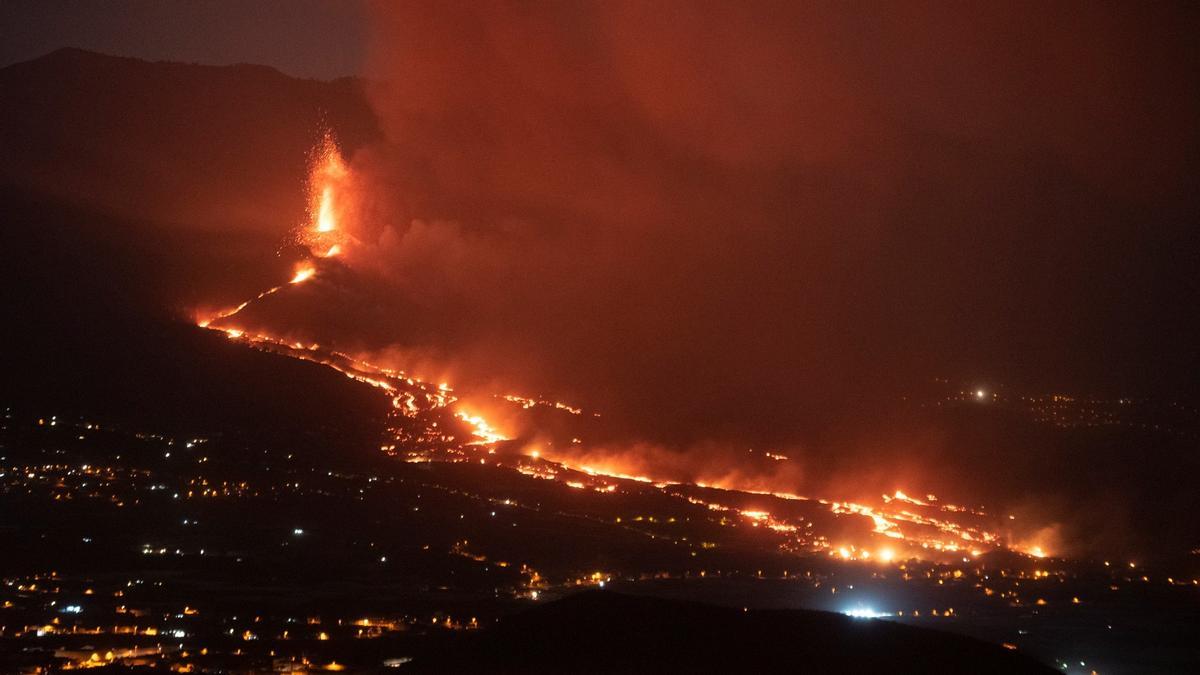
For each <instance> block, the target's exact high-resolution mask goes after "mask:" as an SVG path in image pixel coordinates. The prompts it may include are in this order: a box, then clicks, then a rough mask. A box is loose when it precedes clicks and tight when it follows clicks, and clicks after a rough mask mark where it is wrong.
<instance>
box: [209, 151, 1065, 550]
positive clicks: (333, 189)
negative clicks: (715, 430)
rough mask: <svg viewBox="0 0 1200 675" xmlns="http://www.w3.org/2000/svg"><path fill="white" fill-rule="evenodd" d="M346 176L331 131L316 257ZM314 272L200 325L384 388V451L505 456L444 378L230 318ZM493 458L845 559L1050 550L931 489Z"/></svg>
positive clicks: (536, 456)
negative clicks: (821, 520)
mask: <svg viewBox="0 0 1200 675" xmlns="http://www.w3.org/2000/svg"><path fill="white" fill-rule="evenodd" d="M349 180H350V172H349V169H348V168H347V166H346V164H345V162H344V160H343V159H342V157H341V154H340V153H339V152H338V149H337V146H336V144H335V143H334V142H333V139H332V137H330V136H326V137H325V138H324V139H323V141H322V143H321V144H320V145H319V146H318V148H317V149H316V151H315V153H314V161H313V163H312V168H311V172H310V176H309V193H310V209H309V213H310V222H309V223H307V224H306V225H305V227H304V229H303V231H302V232H301V233H300V235H299V237H298V239H299V240H300V241H301V242H304V243H306V244H307V245H308V246H309V247H310V249H313V250H318V251H324V253H323V254H319V256H320V257H324V258H329V257H332V256H335V255H339V254H340V253H342V251H343V250H344V247H345V246H347V245H349V244H351V243H353V239H352V238H351V237H350V236H349V235H348V234H347V232H346V231H345V227H344V223H343V222H342V221H341V219H342V217H343V215H344V214H345V207H344V204H343V200H342V190H344V189H346V188H347V187H348V185H349ZM317 274H318V267H317V266H316V265H315V264H313V263H312V262H305V263H302V264H300V265H299V266H298V267H297V268H296V270H295V272H294V275H293V276H292V278H291V279H290V280H289V281H288V282H287V283H283V284H280V285H278V286H275V287H273V288H270V289H267V290H265V291H263V292H261V293H259V294H258V295H257V296H255V297H253V298H251V299H249V300H246V301H245V302H243V303H241V304H239V305H237V306H236V307H233V308H231V309H228V310H225V311H222V312H217V313H214V314H212V315H209V316H207V317H203V318H198V320H197V323H198V325H200V326H201V327H204V328H209V329H211V330H219V331H222V332H223V333H225V335H226V336H227V337H229V338H231V339H235V340H240V341H244V342H245V343H246V344H248V345H250V346H252V347H255V348H258V349H262V350H265V351H271V352H274V353H280V354H283V355H286V356H289V357H292V358H297V359H302V360H306V361H311V362H313V363H318V364H321V365H324V366H328V367H330V368H333V369H334V370H336V371H338V372H340V373H342V374H343V375H345V376H346V377H349V378H351V379H354V380H356V381H358V382H362V383H364V384H368V385H371V386H373V387H376V388H378V389H380V390H382V391H383V392H384V393H385V394H386V395H387V396H388V397H389V398H390V400H391V403H392V410H393V414H394V415H395V416H396V419H398V420H405V421H406V422H405V423H406V424H408V425H409V427H410V429H408V430H402V429H401V426H402V425H397V426H396V427H393V428H391V431H392V432H393V433H394V436H395V440H394V442H393V443H392V444H391V445H385V446H383V448H382V449H384V450H385V451H388V452H392V453H395V451H396V449H397V447H400V448H401V452H400V453H395V454H402V455H403V457H404V458H405V460H406V461H410V462H413V461H420V462H425V461H435V460H436V461H481V462H487V461H488V460H487V455H495V457H497V458H499V457H500V455H498V454H496V450H497V448H498V446H499V444H501V443H502V442H504V441H508V440H509V437H508V436H507V435H506V434H505V433H504V432H501V431H500V430H498V429H497V428H496V427H495V426H494V425H493V424H492V423H491V422H489V421H488V420H486V419H484V417H482V416H481V415H480V414H478V412H477V411H474V410H466V409H464V406H463V405H462V404H461V403H459V404H458V405H455V404H456V403H458V398H457V397H456V396H455V395H454V394H453V393H452V391H453V390H452V389H451V388H450V387H449V386H448V385H446V384H444V383H443V384H439V385H436V386H435V385H433V384H431V383H427V382H424V381H421V380H420V379H418V378H414V377H412V376H411V375H408V374H406V373H404V372H400V371H395V370H390V369H387V368H383V367H380V366H376V365H373V364H371V363H368V362H366V361H363V360H361V359H357V358H354V357H351V356H349V355H347V354H345V353H342V352H337V351H333V350H330V349H325V348H323V347H322V346H321V345H318V344H302V343H297V342H291V341H287V340H283V339H280V338H277V337H274V336H270V335H264V334H254V333H248V332H246V331H245V330H243V329H242V328H241V327H237V326H232V325H229V319H232V318H233V317H234V316H235V315H237V314H238V313H239V312H241V311H242V310H243V309H245V308H246V307H247V306H249V305H250V304H251V303H253V302H255V301H257V300H261V299H263V298H266V297H267V296H269V295H272V294H274V293H277V292H279V291H281V290H283V289H284V288H287V287H288V286H289V285H294V284H301V283H304V282H306V281H308V280H310V279H312V278H314V277H315V276H316V275H317ZM215 322H220V324H217V323H215ZM496 398H498V399H501V400H503V401H505V402H507V403H510V404H514V405H516V406H517V407H519V408H520V409H521V410H528V409H530V408H534V407H539V406H542V407H545V408H548V409H552V410H554V411H559V412H562V413H566V414H569V415H572V416H582V414H583V411H582V409H580V408H577V407H575V406H571V405H567V404H565V403H561V402H556V401H549V400H543V399H541V398H530V397H525V396H519V395H515V394H507V395H502V396H497V397H496ZM591 417H599V414H598V413H592V414H591ZM440 422H446V424H441V423H440ZM413 426H415V427H417V428H418V431H416V432H413V431H411V427H413ZM454 427H458V428H460V429H462V428H465V429H466V430H467V433H469V434H470V440H464V439H462V438H456V437H455V435H454V434H456V433H459V432H456V431H453V428H454ZM571 443H572V444H580V443H582V440H581V439H578V438H573V439H572V440H571ZM547 449H549V448H547ZM481 450H482V451H483V452H484V453H485V456H484V457H483V458H480V456H479V454H478V453H479V452H480V451H481ZM556 454H561V453H556ZM767 456H768V457H769V458H770V459H772V460H773V461H776V462H786V461H788V457H787V456H786V455H780V454H777V453H767ZM493 461H495V462H496V463H497V464H503V465H504V466H508V467H510V468H513V469H516V470H517V471H519V472H521V473H523V474H526V475H529V476H533V477H536V478H542V479H548V480H556V481H559V482H561V483H563V484H564V485H565V486H567V487H569V488H573V489H582V488H585V487H591V488H592V489H593V490H595V491H597V492H601V493H606V494H611V493H613V492H615V491H616V489H617V484H616V483H614V482H613V481H622V480H624V481H633V482H636V483H643V484H652V485H653V486H654V488H655V489H658V490H661V491H663V492H664V493H665V494H668V495H671V496H673V497H676V498H682V499H685V500H686V501H688V502H690V503H693V504H697V505H703V506H704V507H706V508H707V509H710V510H712V511H718V512H729V513H730V514H736V515H737V516H738V517H740V518H741V519H742V521H743V522H745V523H746V524H748V525H749V526H751V527H755V528H758V527H761V529H762V530H764V535H769V536H776V537H779V538H781V543H779V546H780V548H781V549H783V550H787V551H795V552H801V551H806V552H810V553H811V552H824V553H827V554H829V555H832V556H835V557H839V556H840V557H841V558H843V559H846V560H873V561H876V562H881V563H890V562H892V561H893V560H897V561H898V560H901V559H904V558H906V557H925V556H928V555H933V554H934V553H935V552H936V553H938V554H951V555H962V554H963V553H969V554H971V555H976V556H977V555H980V554H981V553H982V552H983V551H984V550H994V549H999V548H1009V549H1011V550H1018V551H1022V552H1025V553H1027V554H1029V555H1033V556H1036V557H1043V556H1045V555H1046V552H1045V551H1044V550H1043V548H1041V547H1039V546H1026V547H1015V546H1012V545H1011V544H1007V543H1005V542H1004V540H1003V539H1002V538H1001V537H1000V536H999V535H998V534H996V533H995V532H991V531H987V530H985V529H983V528H984V526H985V523H987V522H988V521H990V517H988V516H987V514H985V513H983V512H982V511H981V510H976V509H968V508H966V507H962V506H956V505H953V504H945V503H941V502H939V501H938V499H937V497H935V496H934V495H926V498H925V499H919V498H915V497H910V496H908V495H907V494H906V493H905V492H903V491H901V490H896V491H895V492H894V493H893V494H890V495H883V496H882V499H881V500H880V501H879V502H878V503H876V504H859V503H853V502H846V501H827V500H824V499H816V500H814V499H810V498H808V497H802V496H800V495H797V494H792V493H786V492H773V491H767V490H761V489H747V487H746V486H744V485H741V486H740V485H737V484H735V483H728V484H726V483H712V484H706V483H703V482H696V481H685V480H677V479H670V478H668V479H662V478H654V477H649V476H644V475H637V474H636V473H634V471H633V470H627V469H626V468H625V467H622V466H620V465H619V463H616V464H613V465H607V464H606V465H604V466H598V465H597V463H596V462H594V461H589V462H588V463H587V464H578V463H574V461H573V459H572V457H571V456H570V454H569V453H568V454H566V455H562V456H559V457H555V458H553V459H550V458H547V457H546V456H545V453H544V452H541V451H539V450H530V451H527V453H526V454H525V455H517V456H516V457H515V459H514V458H512V457H511V456H509V457H507V458H504V459H502V460H493ZM568 477H569V478H570V480H568ZM598 479H604V480H598ZM714 495H715V496H714ZM727 497H733V498H736V499H738V500H743V501H744V500H746V499H751V500H755V501H764V500H765V501H766V502H767V503H768V504H770V505H771V506H770V508H766V507H759V506H754V507H752V508H745V507H743V506H737V505H734V504H732V503H729V502H726V501H725V500H726V498H727ZM770 500H779V501H770ZM799 502H805V503H809V504H812V505H813V506H814V507H815V508H817V509H818V510H823V511H825V513H826V514H832V515H833V516H837V517H846V518H850V519H853V518H865V519H867V520H866V523H869V525H870V526H869V528H866V531H865V533H864V534H865V536H866V537H867V538H873V539H872V542H874V543H871V542H867V541H857V542H855V543H853V544H852V543H850V542H848V541H847V542H831V541H829V540H828V539H826V538H825V537H824V536H821V535H815V534H814V533H813V532H811V530H809V529H808V528H810V527H811V525H812V523H811V522H806V521H805V519H804V517H802V516H797V515H796V513H795V509H796V507H797V505H798V503H799ZM789 503H790V504H789ZM725 522H726V519H725V518H724V517H722V518H721V523H722V524H724V523H725ZM876 544H878V545H876Z"/></svg>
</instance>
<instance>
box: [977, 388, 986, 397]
mask: <svg viewBox="0 0 1200 675" xmlns="http://www.w3.org/2000/svg"><path fill="white" fill-rule="evenodd" d="M984 396H987V392H986V391H984V390H982V389H976V390H975V398H983V397H984Z"/></svg>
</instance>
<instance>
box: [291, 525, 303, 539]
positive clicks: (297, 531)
mask: <svg viewBox="0 0 1200 675" xmlns="http://www.w3.org/2000/svg"><path fill="white" fill-rule="evenodd" d="M292 534H294V535H296V536H297V537H299V536H300V535H302V534H304V530H303V529H301V528H299V527H297V528H296V529H294V530H292Z"/></svg>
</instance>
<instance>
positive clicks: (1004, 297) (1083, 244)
mask: <svg viewBox="0 0 1200 675" xmlns="http://www.w3.org/2000/svg"><path fill="white" fill-rule="evenodd" d="M371 15H372V27H373V30H374V40H373V45H372V49H371V57H370V65H369V73H370V75H371V77H372V79H373V80H374V81H375V82H376V83H378V84H377V86H376V87H375V88H374V91H373V92H372V98H373V102H374V106H375V109H376V112H377V114H378V115H379V117H380V119H381V123H382V126H383V129H384V133H385V135H386V137H387V139H388V142H387V143H385V144H382V145H378V146H375V147H373V148H369V149H368V150H366V151H364V152H362V153H359V154H358V156H357V157H356V158H355V168H356V170H357V171H359V172H360V173H361V174H362V175H363V176H365V177H366V181H367V182H368V185H367V186H366V189H365V190H364V194H367V195H370V199H371V200H372V201H371V203H370V204H366V205H362V208H363V211H364V213H365V214H367V216H366V217H364V218H363V219H362V220H363V223H362V224H361V227H363V228H365V229H364V231H363V232H361V233H360V234H361V238H362V239H363V241H364V242H365V243H366V246H364V247H363V248H362V249H360V251H359V253H358V255H357V256H355V257H353V258H352V260H353V262H354V263H355V264H356V265H357V266H359V267H361V268H363V269H372V270H374V271H375V272H377V273H379V274H381V275H383V276H385V277H387V278H390V279H391V280H392V281H393V283H394V284H396V287H397V288H398V289H399V290H400V293H401V294H402V295H403V296H404V298H405V303H406V304H407V303H411V305H409V306H408V307H407V308H408V309H409V310H411V314H410V315H408V316H406V317H405V319H404V320H403V322H404V324H405V328H404V330H403V331H402V332H403V333H404V335H403V337H402V338H401V343H402V344H401V346H405V347H408V348H418V349H429V348H434V349H435V351H436V350H439V349H444V350H445V354H448V355H453V356H454V357H455V358H456V359H458V360H459V368H458V369H457V370H458V371H459V372H457V373H456V375H457V376H458V377H460V378H462V377H464V376H465V377H478V376H481V375H483V374H485V373H487V374H492V375H495V376H496V377H498V378H500V380H501V381H504V382H520V383H521V384H523V385H525V386H532V387H533V388H534V389H535V390H544V391H553V392H555V393H556V394H558V395H561V396H574V397H576V398H578V399H581V400H583V401H585V402H588V403H593V404H596V405H597V406H599V407H602V408H604V409H606V410H611V411H614V412H620V413H622V414H621V415H618V417H620V418H621V419H629V420H633V423H634V424H635V426H639V427H640V426H643V425H642V422H650V421H653V423H654V425H661V423H662V421H663V420H664V418H665V419H669V420H679V421H681V422H682V424H680V425H678V428H676V429H673V430H671V432H670V433H671V434H672V435H673V436H674V437H677V438H682V439H683V440H685V441H695V440H699V439H707V438H712V437H713V436H714V435H716V436H720V435H722V434H723V433H732V434H743V433H744V432H746V431H747V430H748V429H755V430H757V431H758V432H763V431H768V430H769V431H770V432H771V434H775V433H782V434H783V435H785V436H787V435H791V434H794V433H796V432H798V431H800V430H801V429H800V427H803V426H804V425H803V424H800V425H799V427H793V425H796V424H797V423H798V422H800V421H801V420H802V419H803V418H805V417H806V416H807V414H808V412H807V411H811V410H820V411H822V417H823V416H824V412H825V411H827V410H832V409H836V408H837V407H839V406H831V405H826V403H827V402H829V401H833V400H838V401H840V402H844V401H845V400H846V398H847V397H849V398H850V399H857V398H860V397H861V396H862V395H863V394H864V393H870V392H887V394H888V395H891V394H893V393H895V392H896V391H897V389H896V387H898V386H901V385H909V384H911V383H912V381H913V380H914V378H916V379H917V380H924V379H927V378H928V377H930V376H931V375H939V374H946V375H950V376H953V377H964V378H971V377H981V378H997V379H1003V380H1005V381H1010V382H1034V383H1036V384H1058V385H1065V386H1067V387H1071V386H1076V387H1080V386H1107V387H1112V388H1116V389H1120V388H1121V387H1123V386H1124V387H1130V386H1133V387H1136V386H1139V385H1141V384H1143V382H1141V381H1139V380H1137V379H1136V378H1134V377H1132V376H1134V375H1136V374H1137V373H1134V372H1132V370H1130V369H1127V368H1125V367H1124V366H1123V364H1122V362H1121V359H1122V357H1123V355H1127V354H1129V353H1134V352H1136V353H1139V354H1146V353H1151V352H1154V351H1158V350H1161V353H1162V354H1164V357H1163V359H1162V360H1161V362H1160V363H1159V364H1156V365H1159V366H1163V367H1161V368H1159V369H1157V372H1156V374H1155V376H1154V378H1153V379H1154V381H1156V382H1158V383H1162V382H1164V375H1165V376H1166V379H1165V381H1166V382H1167V383H1168V384H1170V372H1177V369H1176V368H1175V366H1177V365H1178V364H1179V359H1180V358H1188V359H1192V361H1191V364H1192V365H1194V364H1195V361H1194V359H1195V353H1194V351H1193V350H1190V349H1189V348H1187V346H1186V345H1187V344H1188V342H1187V340H1188V339H1189V337H1191V336H1192V335H1193V334H1190V333H1187V332H1186V330H1185V331H1183V332H1181V331H1180V330H1179V328H1180V327H1179V326H1178V325H1177V319H1176V318H1174V317H1173V315H1172V312H1171V311H1169V310H1168V311H1161V310H1157V309H1155V310H1151V309H1147V308H1146V307H1144V306H1143V304H1142V303H1140V302H1139V300H1138V298H1139V297H1141V296H1142V295H1143V294H1145V293H1148V292H1159V291H1162V290H1164V289H1166V288H1171V287H1176V288H1178V289H1181V290H1183V292H1184V296H1185V297H1180V300H1181V302H1182V301H1185V300H1190V299H1194V297H1195V291H1196V288H1195V284H1194V283H1186V282H1187V281H1188V276H1187V272H1186V266H1187V260H1186V259H1185V258H1186V256H1187V254H1186V253H1185V251H1186V250H1187V248H1186V246H1183V245H1185V244H1187V243H1189V242H1191V241H1194V235H1193V234H1192V233H1191V232H1190V229H1189V228H1187V227H1186V226H1185V225H1184V219H1185V218H1186V217H1187V216H1189V215H1193V214H1194V213H1195V212H1196V210H1195V206H1196V204H1195V198H1194V197H1193V196H1191V195H1190V194H1189V192H1190V187H1189V186H1188V184H1187V179H1186V176H1187V169H1188V168H1192V167H1194V165H1195V161H1196V148H1197V143H1196V140H1197V139H1196V132H1195V129H1194V127H1193V125H1191V124H1190V122H1189V120H1191V119H1194V117H1195V113H1196V112H1198V111H1197V106H1196V97H1195V94H1196V93H1197V92H1196V88H1197V87H1196V82H1195V81H1194V78H1187V77H1184V76H1180V75H1177V74H1175V73H1179V72H1180V65H1181V64H1185V63H1194V59H1193V57H1194V56H1195V46H1194V45H1191V44H1189V41H1188V39H1187V34H1188V33H1189V31H1188V30H1187V29H1186V26H1188V25H1190V24H1194V23H1195V22H1194V18H1195V17H1194V13H1193V12H1191V11H1190V10H1180V11H1178V12H1177V11H1174V10H1172V9H1170V8H1159V9H1156V10H1145V9H1138V8H1120V7H1107V6H1105V7H1097V6H1094V5H1092V4H1078V5H1072V4H1061V5H1055V6H1054V7H1049V8H1047V7H1044V6H1043V5H1042V4H1037V3H1031V4H1029V5H1026V6H1008V7H1005V8H993V9H986V8H985V9H980V8H965V7H956V8H948V7H944V6H939V5H936V4H931V5H920V4H907V3H906V4H905V6H904V7H889V8H877V9H876V10H875V11H872V12H869V13H864V12H858V11H855V10H853V9H852V8H850V7H846V6H842V5H837V4H830V5H819V4H818V5H809V4H807V3H806V4H805V5H804V6H801V7H798V6H796V3H752V4H751V5H748V6H740V7H728V6H705V5H694V4H670V3H668V4H665V5H643V4H640V3H595V4H588V3H579V4H576V3H572V4H570V5H565V6H559V5H551V6H545V5H522V4H516V5H512V4H507V3H482V4H481V3H464V4H461V5H457V6H456V5H453V4H452V3H450V4H448V3H377V4H376V5H375V6H373V8H372V12H371ZM1151 129H1156V130H1159V132H1158V133H1147V130H1151ZM1146 139H1149V140H1146ZM1148 233H1149V236H1147V234H1148ZM1135 237H1136V238H1137V239H1135ZM1148 270H1151V271H1148ZM1189 294H1190V298H1189V297H1186V296H1188V295H1189ZM1175 297H1179V296H1178V295H1176V296H1175ZM1182 307H1183V305H1179V307H1178V308H1182ZM1098 332H1103V338H1102V339H1099V338H1098V337H1097V333H1098ZM1099 363H1105V364H1106V366H1105V369H1104V370H1105V372H1103V373H1101V372H1098V371H1099V370H1101V369H1099V368H1098V367H1097V364H1099ZM1168 366H1169V367H1170V368H1168ZM1175 377H1178V375H1176V376H1175ZM647 412H648V413H649V417H650V418H652V420H651V419H641V420H637V418H638V416H639V415H641V414H642V413H647ZM822 424H824V423H822ZM689 430H694V431H695V435H694V437H692V438H686V436H687V435H688V433H689ZM681 432H683V437H680V436H679V434H680V433H681Z"/></svg>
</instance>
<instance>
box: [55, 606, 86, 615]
mask: <svg viewBox="0 0 1200 675" xmlns="http://www.w3.org/2000/svg"><path fill="white" fill-rule="evenodd" d="M58 611H60V612H62V613H64V614H79V613H80V612H82V611H83V608H82V607H80V606H79V605H67V606H66V607H63V608H62V609H60V610H58Z"/></svg>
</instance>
